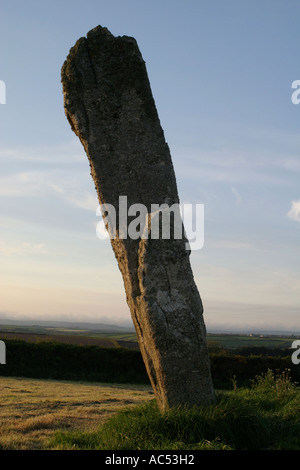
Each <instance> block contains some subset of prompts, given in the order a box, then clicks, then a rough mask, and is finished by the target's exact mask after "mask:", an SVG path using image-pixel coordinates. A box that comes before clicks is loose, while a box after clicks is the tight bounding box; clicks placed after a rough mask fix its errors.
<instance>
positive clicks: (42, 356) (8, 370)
mask: <svg viewBox="0 0 300 470" xmlns="http://www.w3.org/2000/svg"><path fill="white" fill-rule="evenodd" d="M5 344H6V364H2V365H0V375H2V376H15V377H18V376H20V377H34V378H49V379H65V380H86V381H92V382H114V383H116V382H119V383H145V382H147V380H148V378H147V374H146V371H145V366H144V363H143V361H142V357H141V355H140V353H139V351H133V350H130V349H123V348H99V347H98V346H77V345H73V344H64V343H55V342H53V343H52V342H41V343H29V342H25V341H19V340H6V341H5Z"/></svg>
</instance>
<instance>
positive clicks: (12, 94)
mask: <svg viewBox="0 0 300 470" xmlns="http://www.w3.org/2000/svg"><path fill="white" fill-rule="evenodd" d="M299 14H300V3H299V2H298V1H297V0H280V1H279V0H251V1H250V0H244V1H243V0H227V1H224V0H187V1H185V2H183V1H178V0H172V1H170V0H160V1H158V0H153V1H152V2H146V1H144V0H139V1H137V0H134V1H131V0H122V1H121V0H109V1H103V0H98V1H94V0H85V1H81V0H77V1H76V0H72V1H69V0H64V1H57V0H52V1H51V2H49V1H43V0H42V1H37V0H31V1H30V0H27V1H26V2H24V1H17V0H9V1H8V0H3V1H2V2H1V7H0V17H1V19H0V26H1V27H0V57H1V61H0V80H3V81H5V84H6V104H5V105H3V104H1V105H0V230H1V232H0V263H1V264H0V266H1V269H0V286H1V287H0V288H1V306H0V318H14V319H24V318H32V319H35V320H45V319H51V320H58V319H61V320H72V321H73V320H75V321H90V322H99V321H105V322H107V323H122V324H131V319H130V313H129V309H128V307H127V304H126V300H125V293H124V289H123V282H122V279H121V275H120V272H119V270H118V267H117V263H116V261H115V258H114V255H113V253H112V249H111V247H110V244H109V241H108V240H99V239H98V238H97V236H96V225H97V223H98V222H99V220H98V218H97V216H96V209H97V198H96V194H95V189H94V184H93V182H92V180H91V176H90V170H89V164H88V161H87V158H86V156H85V154H84V151H83V149H82V147H81V144H80V143H79V141H78V139H77V138H76V136H75V135H74V134H73V133H72V131H71V129H70V127H69V124H68V122H67V120H66V118H65V115H64V111H63V100H62V89H61V83H60V69H61V66H62V64H63V62H64V60H65V58H66V56H67V54H68V52H69V49H70V48H71V47H72V46H73V45H74V43H75V42H76V40H77V39H78V38H79V37H81V36H85V35H86V33H87V32H88V31H89V30H90V29H92V28H94V27H95V26H97V25H99V24H100V25H102V26H106V27H107V28H108V29H109V30H110V31H111V32H112V33H113V34H114V35H120V36H122V35H127V36H133V37H135V39H136V40H137V42H138V44H139V47H140V50H141V52H142V55H143V58H144V60H145V61H146V66H147V70H148V74H149V78H150V82H151V87H152V91H153V95H154V99H155V102H156V105H157V108H158V113H159V116H160V120H161V123H162V127H163V129H164V132H165V137H166V140H167V142H168V144H169V146H170V149H171V153H172V158H173V162H174V167H175V172H176V177H177V183H178V189H179V194H180V198H181V202H189V203H195V204H196V203H201V204H204V207H205V242H204V247H203V248H202V249H201V250H198V251H194V252H193V253H192V255H191V262H192V266H193V271H194V275H195V280H196V282H197V285H198V288H199V291H200V294H201V297H202V300H203V304H204V310H205V317H204V318H205V322H206V325H207V329H208V331H212V330H214V329H219V328H223V329H227V330H229V331H234V330H236V329H239V330H246V329H249V328H250V329H253V330H265V329H267V330H278V329H280V330H282V331H293V332H300V306H299V304H300V250H299V240H300V185H299V177H300V156H299V149H300V105H295V104H293V103H292V101H291V95H292V92H293V90H292V88H291V85H292V82H293V81H294V80H300V65H299V64H300V62H299V40H300V33H299Z"/></svg>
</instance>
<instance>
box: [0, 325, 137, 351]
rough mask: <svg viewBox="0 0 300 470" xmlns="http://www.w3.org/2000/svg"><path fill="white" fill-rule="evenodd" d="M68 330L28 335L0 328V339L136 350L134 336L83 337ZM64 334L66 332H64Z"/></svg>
mask: <svg viewBox="0 0 300 470" xmlns="http://www.w3.org/2000/svg"><path fill="white" fill-rule="evenodd" d="M71 331H72V330H69V334H63V331H61V332H59V333H57V332H56V333H53V334H50V333H48V334H47V333H30V332H29V330H28V332H22V333H21V332H12V331H10V332H8V331H5V332H3V331H1V328H0V339H2V340H5V339H18V340H22V341H28V342H31V343H38V342H44V341H47V342H52V341H55V342H57V343H64V344H77V345H80V346H99V347H102V348H116V347H126V348H130V349H131V348H135V349H137V348H138V345H137V342H136V337H135V335H129V334H124V335H118V334H112V335H109V334H107V336H105V334H98V335H88V336H85V335H83V334H78V333H77V332H76V333H75V334H74V333H72V332H71ZM64 333H66V332H64Z"/></svg>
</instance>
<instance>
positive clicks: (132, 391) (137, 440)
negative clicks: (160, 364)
mask: <svg viewBox="0 0 300 470" xmlns="http://www.w3.org/2000/svg"><path fill="white" fill-rule="evenodd" d="M0 381H1V387H0V401H1V405H2V406H1V407H0V449H1V450H6V449H18V450H25V449H37V450H38V449H49V450H51V449H53V450H57V449H65V450H71V449H72V450H74V449H79V450H81V449H82V450H85V449H95V450H198V449H199V450H240V449H245V450H247V449H249V450H252V449H253V450H260V449H261V450H263V449H269V450H300V389H299V388H297V386H296V384H293V383H292V382H291V379H290V377H289V373H288V372H287V371H285V372H283V373H280V375H276V374H274V373H273V372H271V371H268V372H267V373H266V374H264V375H260V376H257V377H256V379H255V380H254V381H252V384H251V386H250V387H249V388H239V387H237V386H236V382H235V380H233V383H232V388H233V389H232V390H230V391H222V392H218V395H217V403H216V404H215V405H213V406H211V407H206V408H201V407H197V408H193V409H189V410H188V409H184V408H178V409H173V410H171V411H169V412H168V413H165V414H162V413H160V412H159V410H158V409H157V406H156V402H155V400H154V396H153V393H152V391H151V388H150V387H148V386H144V385H140V386H138V385H136V386H130V385H124V384H122V385H120V384H119V385H118V384H114V385H110V384H100V383H93V384H91V383H80V382H67V381H54V380H37V379H23V378H1V379H0Z"/></svg>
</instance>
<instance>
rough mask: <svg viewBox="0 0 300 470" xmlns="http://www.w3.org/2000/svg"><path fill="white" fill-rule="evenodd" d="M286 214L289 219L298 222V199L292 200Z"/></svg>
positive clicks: (299, 208)
mask: <svg viewBox="0 0 300 470" xmlns="http://www.w3.org/2000/svg"><path fill="white" fill-rule="evenodd" d="M287 215H288V217H289V218H290V219H292V220H295V221H296V222H300V199H299V201H292V207H291V208H290V210H289V212H288V214H287Z"/></svg>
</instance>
